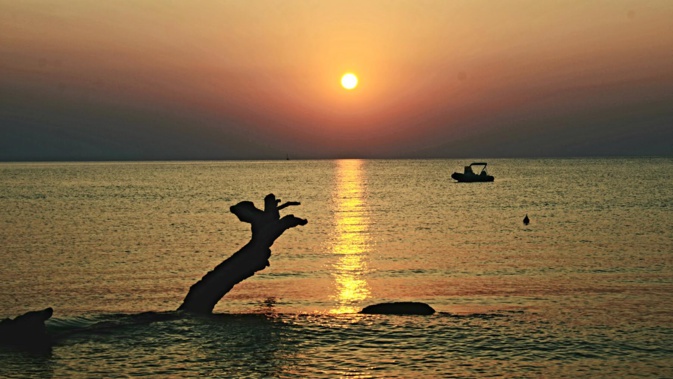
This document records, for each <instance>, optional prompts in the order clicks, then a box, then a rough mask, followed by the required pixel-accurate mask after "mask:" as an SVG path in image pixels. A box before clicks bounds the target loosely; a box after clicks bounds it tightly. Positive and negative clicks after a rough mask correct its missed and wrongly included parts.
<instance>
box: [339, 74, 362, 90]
mask: <svg viewBox="0 0 673 379" xmlns="http://www.w3.org/2000/svg"><path fill="white" fill-rule="evenodd" d="M341 85H342V86H343V87H344V88H345V89H353V88H355V87H357V85H358V77H357V76H355V74H353V73H350V72H348V73H345V74H344V76H342V77H341Z"/></svg>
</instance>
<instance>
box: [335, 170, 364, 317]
mask: <svg viewBox="0 0 673 379" xmlns="http://www.w3.org/2000/svg"><path fill="white" fill-rule="evenodd" d="M362 164H363V163H362V161H361V160H341V161H338V166H337V174H336V176H337V185H336V188H335V192H334V203H335V212H334V214H335V218H336V220H335V224H336V227H335V230H334V241H333V243H334V245H333V247H332V253H333V254H336V255H338V256H339V259H338V261H337V262H336V263H335V264H334V267H333V270H332V272H333V274H332V275H333V276H334V281H335V287H336V294H335V295H334V296H333V298H334V299H335V300H336V303H337V307H336V308H334V309H332V310H331V311H330V313H353V312H357V311H358V310H359V309H358V308H357V306H355V304H356V303H359V302H361V301H363V300H365V299H367V298H368V297H369V295H370V292H369V288H368V285H367V281H366V280H365V277H364V274H365V272H366V271H367V262H366V258H365V254H366V253H367V246H368V242H369V241H368V234H367V226H368V223H369V220H368V216H367V210H366V203H365V188H364V183H363V172H362Z"/></svg>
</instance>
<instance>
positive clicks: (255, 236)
mask: <svg viewBox="0 0 673 379" xmlns="http://www.w3.org/2000/svg"><path fill="white" fill-rule="evenodd" d="M279 203H280V200H279V199H276V197H275V196H274V195H273V194H269V195H267V196H266V197H265V198H264V210H260V209H257V208H256V207H255V205H254V204H253V203H252V202H251V201H243V202H240V203H238V204H236V205H234V206H232V207H231V208H230V210H231V212H232V213H233V214H235V215H236V216H237V217H238V219H239V220H241V221H243V222H247V223H250V224H251V225H252V237H251V238H250V242H248V243H247V244H246V245H245V246H243V248H241V249H240V250H239V251H237V252H236V253H234V255H232V256H231V257H229V258H228V259H226V260H225V261H224V262H222V263H220V264H219V265H218V266H217V267H215V269H213V270H212V271H210V272H208V273H207V274H206V275H205V276H204V277H203V278H201V280H199V281H198V282H197V283H195V284H194V285H193V286H191V287H190V289H189V292H188V293H187V296H186V297H185V299H184V300H183V302H182V305H180V307H179V308H178V310H180V311H185V312H190V313H199V314H209V313H211V312H212V311H213V308H214V307H215V304H217V302H218V301H220V299H221V298H222V297H223V296H224V295H225V294H226V293H227V292H229V291H230V290H231V289H232V288H233V287H234V286H235V285H236V284H238V283H240V282H241V281H243V280H245V279H247V278H249V277H251V276H253V275H254V274H255V272H257V271H260V270H263V269H264V268H266V267H267V266H269V257H270V256H271V245H273V243H274V241H276V239H277V238H278V237H280V236H281V234H283V232H285V231H286V230H287V229H290V228H293V227H295V226H298V225H306V223H307V221H306V220H305V219H301V218H298V217H295V216H294V215H287V216H285V217H283V218H281V217H280V213H279V211H280V210H281V209H283V208H286V207H288V206H292V205H299V203H298V202H287V203H285V204H282V205H278V204H279Z"/></svg>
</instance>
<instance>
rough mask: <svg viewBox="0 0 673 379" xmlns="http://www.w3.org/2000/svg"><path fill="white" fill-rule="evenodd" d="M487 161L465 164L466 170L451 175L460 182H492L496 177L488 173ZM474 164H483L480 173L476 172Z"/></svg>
mask: <svg viewBox="0 0 673 379" xmlns="http://www.w3.org/2000/svg"><path fill="white" fill-rule="evenodd" d="M486 165H487V164H486V162H474V163H470V165H469V166H465V172H462V173H460V172H454V173H453V174H451V177H452V178H453V179H455V180H457V181H459V182H464V183H473V182H492V181H493V180H495V178H494V177H493V176H492V175H489V174H487V173H486ZM472 166H483V167H482V168H481V171H480V172H479V173H478V174H475V173H474V170H472Z"/></svg>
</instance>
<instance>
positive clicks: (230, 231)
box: [0, 157, 673, 378]
mask: <svg viewBox="0 0 673 379" xmlns="http://www.w3.org/2000/svg"><path fill="white" fill-rule="evenodd" d="M476 161H480V159H476ZM471 162H472V160H469V159H460V160H458V159H451V160H278V161H212V162H205V161H199V162H77V163H75V162H69V163H58V162H54V163H1V164H0V258H1V259H2V265H1V266H0V278H2V280H1V281H0V318H6V317H15V316H17V315H19V314H22V313H24V312H27V311H31V310H38V309H44V308H46V307H53V309H54V315H53V317H52V318H51V319H50V320H48V321H47V328H48V331H49V332H50V333H51V334H52V335H54V336H56V339H55V342H54V345H53V346H52V347H51V349H49V350H48V351H42V352H39V353H37V352H27V351H17V350H14V349H8V348H0V377H3V378H41V377H45V378H78V377H82V378H121V377H136V376H144V377H158V378H183V377H184V378H196V377H215V378H339V377H348V378H472V377H504V378H578V377H582V378H615V377H619V378H622V377H650V378H667V377H669V378H670V377H673V158H656V157H653V158H604V159H603V158H601V159H598V158H592V159H583V158H582V159H580V158H574V159H489V160H488V161H487V163H488V171H489V174H491V175H493V176H495V181H494V182H492V183H456V182H455V181H454V180H452V179H451V177H450V175H451V173H453V172H454V171H459V172H462V170H463V166H465V165H467V164H469V163H471ZM269 193H273V194H275V195H276V196H277V197H278V198H280V199H281V200H282V201H283V202H284V201H298V202H300V203H301V205H299V206H293V207H288V208H286V209H283V210H282V211H281V213H282V214H294V215H296V216H297V217H302V218H306V219H307V220H308V224H307V225H305V226H298V227H296V228H293V229H289V230H287V231H286V232H285V233H284V234H283V235H282V236H281V237H280V238H279V239H278V240H277V241H276V243H275V244H274V245H273V246H272V248H271V250H272V255H271V258H270V260H269V262H270V266H269V267H267V268H266V269H264V270H263V271H260V272H258V273H257V274H256V275H254V276H253V277H251V278H249V279H247V280H245V281H243V282H241V283H240V284H238V285H236V286H235V287H234V288H233V289H232V290H231V291H230V292H229V293H228V294H226V295H225V296H224V298H222V300H221V301H220V302H219V303H218V305H217V306H216V308H215V311H214V314H213V315H212V316H189V315H184V314H181V313H176V312H175V310H176V309H177V308H178V307H179V306H180V304H181V302H182V300H183V298H184V297H185V295H186V294H187V291H188V290H189V287H190V286H191V285H192V284H193V283H195V282H196V281H198V280H199V279H200V278H201V277H202V276H203V275H204V274H206V273H207V272H208V271H210V270H211V269H213V268H214V267H215V266H216V265H217V264H219V263H220V262H221V261H223V260H224V259H226V258H227V257H229V256H230V255H231V254H232V253H234V252H236V251H237V250H238V249H240V248H241V247H242V246H243V245H245V244H246V243H247V242H248V241H249V239H250V233H251V232H250V225H249V224H246V223H242V222H240V221H239V220H238V219H237V217H236V216H235V215H233V214H232V213H231V212H230V211H229V207H230V206H232V205H234V204H236V203H238V202H241V201H246V200H249V201H253V202H254V203H255V204H256V205H257V206H258V207H263V198H264V196H266V195H267V194H269ZM526 215H527V216H528V218H529V219H530V223H529V224H528V225H524V223H523V219H524V217H525V216H526ZM394 301H416V302H424V303H427V304H429V305H430V306H432V307H433V308H434V309H435V310H436V311H437V312H436V313H435V314H433V315H431V316H412V315H407V316H399V315H364V314H359V313H358V312H359V311H360V310H361V309H362V308H363V307H365V306H368V305H372V304H376V303H382V302H394Z"/></svg>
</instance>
